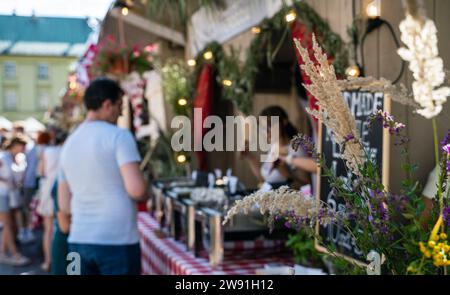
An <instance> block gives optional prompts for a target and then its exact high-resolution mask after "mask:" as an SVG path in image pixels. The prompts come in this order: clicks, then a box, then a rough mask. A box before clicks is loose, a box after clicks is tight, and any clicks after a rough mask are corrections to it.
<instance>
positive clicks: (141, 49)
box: [90, 36, 157, 77]
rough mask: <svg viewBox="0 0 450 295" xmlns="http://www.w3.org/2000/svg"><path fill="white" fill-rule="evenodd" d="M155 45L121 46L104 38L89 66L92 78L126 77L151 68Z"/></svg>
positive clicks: (108, 38)
mask: <svg viewBox="0 0 450 295" xmlns="http://www.w3.org/2000/svg"><path fill="white" fill-rule="evenodd" d="M156 52H157V45H155V44H149V45H146V46H139V45H134V46H123V45H120V44H119V43H118V42H117V41H116V39H115V38H114V37H113V36H108V37H106V38H105V39H104V40H103V41H102V42H100V44H99V45H98V50H97V54H96V56H95V58H94V61H93V64H92V66H91V69H90V70H91V75H92V76H94V77H95V76H101V75H104V74H112V75H115V76H121V75H126V74H129V73H132V72H134V71H136V72H138V73H139V74H142V73H144V72H145V71H148V70H151V69H152V68H153V62H154V57H155V54H156Z"/></svg>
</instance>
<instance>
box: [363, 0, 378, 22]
mask: <svg viewBox="0 0 450 295" xmlns="http://www.w3.org/2000/svg"><path fill="white" fill-rule="evenodd" d="M366 12H367V16H368V17H369V18H371V19H375V18H379V17H380V16H381V2H380V0H374V1H372V2H370V3H369V5H367V8H366Z"/></svg>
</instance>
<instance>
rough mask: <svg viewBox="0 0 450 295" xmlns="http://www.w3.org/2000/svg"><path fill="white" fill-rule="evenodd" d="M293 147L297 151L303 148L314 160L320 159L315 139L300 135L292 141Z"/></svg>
mask: <svg viewBox="0 0 450 295" xmlns="http://www.w3.org/2000/svg"><path fill="white" fill-rule="evenodd" d="M291 146H292V148H293V149H294V150H295V151H298V149H299V148H302V149H303V151H304V152H305V153H306V154H307V155H308V156H310V157H312V158H314V159H318V158H319V155H318V153H317V150H316V145H315V143H314V141H313V139H312V138H311V137H309V136H307V135H305V134H299V135H297V136H295V137H294V138H293V139H292V141H291Z"/></svg>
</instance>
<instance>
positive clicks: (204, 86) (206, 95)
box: [193, 64, 214, 171]
mask: <svg viewBox="0 0 450 295" xmlns="http://www.w3.org/2000/svg"><path fill="white" fill-rule="evenodd" d="M213 72H214V71H213V68H212V65H210V64H206V65H204V66H203V69H202V70H201V72H200V76H199V78H198V82H197V96H196V97H195V99H194V102H193V107H194V108H200V109H201V110H202V116H201V117H200V118H197V117H195V116H194V126H193V128H195V127H196V126H203V122H204V121H205V119H206V117H207V116H209V115H211V112H212V100H213V94H214V79H213ZM205 131H206V130H205V129H204V128H203V127H202V128H201V136H197V137H196V136H194V146H197V145H198V146H202V142H203V135H205V133H206V132H205ZM194 135H195V132H194ZM195 153H196V155H197V159H198V168H199V169H200V170H204V171H205V170H207V169H208V163H207V161H206V154H205V152H204V151H203V148H202V151H196V152H195Z"/></svg>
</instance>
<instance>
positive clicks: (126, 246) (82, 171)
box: [58, 78, 147, 275]
mask: <svg viewBox="0 0 450 295" xmlns="http://www.w3.org/2000/svg"><path fill="white" fill-rule="evenodd" d="M122 95H123V91H122V89H121V88H120V86H119V85H118V83H116V82H115V81H112V80H110V79H107V78H99V79H96V80H94V81H93V82H92V83H91V84H90V85H89V87H88V88H87V89H86V92H85V96H84V103H85V106H86V108H87V110H88V114H87V118H86V120H85V121H84V122H83V123H82V124H81V125H80V126H79V127H78V128H77V129H76V130H75V131H74V133H73V134H72V135H70V136H69V138H68V139H67V141H66V143H65V144H64V146H63V150H62V153H61V172H60V176H59V185H58V203H59V208H60V211H61V212H62V213H63V214H65V215H66V216H70V215H71V225H70V233H69V239H68V241H69V251H70V252H77V253H78V254H79V255H80V258H81V261H80V262H81V274H82V275H95V274H110V275H138V274H140V271H141V261H140V259H141V256H140V247H139V234H138V230H137V208H136V207H137V204H136V202H137V201H143V200H146V198H147V183H146V181H145V179H144V177H143V174H142V173H141V171H140V169H139V162H140V160H141V158H140V155H139V153H138V150H137V146H136V142H135V140H134V138H133V136H132V134H131V132H130V131H128V130H126V129H121V128H118V127H117V126H116V123H117V119H118V118H119V116H120V114H121V111H122Z"/></svg>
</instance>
